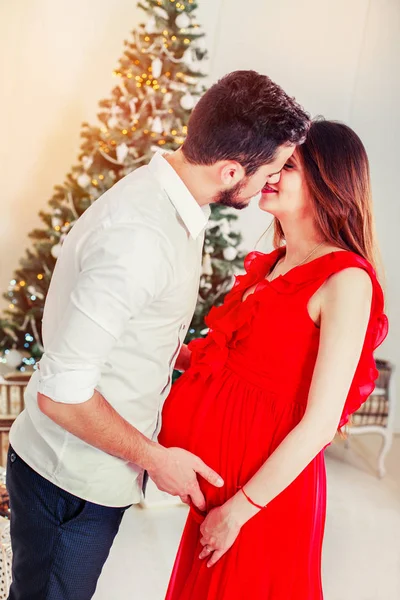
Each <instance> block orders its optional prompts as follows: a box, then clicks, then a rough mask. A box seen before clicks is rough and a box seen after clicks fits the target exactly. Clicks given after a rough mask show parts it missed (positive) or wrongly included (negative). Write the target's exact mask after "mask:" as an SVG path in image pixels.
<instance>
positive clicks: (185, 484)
mask: <svg viewBox="0 0 400 600" xmlns="http://www.w3.org/2000/svg"><path fill="white" fill-rule="evenodd" d="M157 454H158V456H157V457H156V460H155V462H154V466H153V467H152V468H150V469H147V471H148V473H149V475H150V477H151V479H152V480H153V481H154V483H155V484H156V486H157V487H158V489H160V490H161V491H163V492H168V494H171V495H172V496H180V498H181V500H182V502H185V503H186V504H190V501H192V502H193V504H194V505H195V506H197V508H198V509H199V510H205V508H206V502H205V499H204V496H203V494H202V492H201V490H200V486H199V482H198V481H197V474H199V475H201V476H202V477H203V478H204V479H205V480H206V481H208V482H209V483H211V484H212V485H215V486H216V487H222V486H223V485H224V481H223V479H222V478H221V477H220V476H219V475H218V474H217V473H216V472H215V471H213V470H212V469H210V467H208V466H207V465H206V464H205V463H204V462H203V461H202V460H201V459H200V458H198V457H197V456H195V455H194V454H192V453H191V452H188V451H187V450H183V449H182V448H163V447H162V446H158V451H157Z"/></svg>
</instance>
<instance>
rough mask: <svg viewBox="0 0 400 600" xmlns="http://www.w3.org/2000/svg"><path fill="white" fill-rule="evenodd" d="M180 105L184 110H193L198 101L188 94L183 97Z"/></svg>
mask: <svg viewBox="0 0 400 600" xmlns="http://www.w3.org/2000/svg"><path fill="white" fill-rule="evenodd" d="M180 104H181V106H182V108H183V109H185V110H191V109H192V108H193V107H194V105H195V104H196V101H195V99H194V98H193V96H192V95H191V94H189V92H186V94H185V95H184V96H182V98H181V100H180Z"/></svg>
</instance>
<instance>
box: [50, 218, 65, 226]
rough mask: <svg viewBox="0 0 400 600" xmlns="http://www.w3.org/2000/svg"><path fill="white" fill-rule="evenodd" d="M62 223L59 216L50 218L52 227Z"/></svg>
mask: <svg viewBox="0 0 400 600" xmlns="http://www.w3.org/2000/svg"><path fill="white" fill-rule="evenodd" d="M62 224H63V220H62V219H60V218H59V217H52V219H51V225H52V227H61V225H62Z"/></svg>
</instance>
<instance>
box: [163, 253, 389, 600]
mask: <svg viewBox="0 0 400 600" xmlns="http://www.w3.org/2000/svg"><path fill="white" fill-rule="evenodd" d="M283 253H284V249H278V250H275V251H274V252H272V253H271V254H262V253H259V252H252V253H251V254H249V255H248V257H247V258H246V260H245V268H246V271H247V274H245V275H242V276H239V277H237V279H236V284H235V286H234V287H233V289H232V291H231V292H230V293H229V294H228V295H227V297H226V299H225V302H224V304H223V306H220V307H218V308H213V309H212V310H211V312H210V314H209V316H208V319H207V325H208V326H209V328H210V332H209V334H208V336H207V337H206V338H205V339H201V340H195V341H194V342H192V343H191V350H192V351H193V354H192V362H191V367H190V369H189V370H188V371H187V372H186V373H185V374H184V375H183V376H182V377H181V378H180V379H179V380H178V381H177V383H176V384H175V386H174V387H173V389H172V392H171V394H170V396H169V398H168V399H167V401H166V404H165V408H164V412H163V428H162V432H161V434H160V442H161V443H162V444H164V445H166V446H179V447H181V448H185V449H187V450H190V451H191V452H193V453H194V454H196V455H198V456H200V457H201V458H202V459H203V460H204V461H205V462H206V463H207V464H208V465H209V466H210V467H212V468H213V469H215V471H217V472H218V473H220V474H221V476H222V477H223V479H224V481H225V485H224V487H223V488H221V489H218V488H215V487H213V486H211V485H210V484H208V483H206V482H205V481H204V480H201V488H202V490H203V492H204V495H205V497H206V501H207V511H209V510H210V509H212V508H213V507H216V506H220V505H222V504H223V503H224V502H225V501H226V500H227V499H228V498H230V497H231V496H232V495H234V494H235V493H236V492H237V489H238V487H239V486H242V485H245V484H246V482H247V481H248V480H249V479H250V478H251V477H252V476H253V475H254V474H255V473H256V471H257V470H258V469H259V468H260V467H261V465H262V464H263V463H264V462H265V461H266V460H267V459H268V457H269V456H270V455H271V453H272V452H273V451H274V450H275V449H276V448H277V446H278V445H279V444H280V443H281V442H282V440H283V439H284V438H285V437H286V436H287V435H288V433H289V432H290V431H291V430H292V429H293V428H294V427H295V426H296V425H297V424H298V423H299V421H300V420H301V418H302V416H303V414H304V411H305V408H306V404H307V397H308V392H309V388H310V383H311V379H312V375H313V370H314V365H315V362H316V358H317V352H318V344H319V329H318V327H317V326H316V325H315V324H314V322H313V321H312V320H311V318H310V316H309V314H308V310H307V305H308V302H309V300H310V298H311V297H312V296H313V294H314V293H315V292H316V291H317V290H318V288H320V286H321V285H322V284H323V283H324V282H325V281H326V279H327V278H328V277H329V276H330V275H332V274H334V273H337V272H338V271H341V270H342V269H346V268H348V267H358V268H361V269H364V270H365V271H367V273H368V274H369V275H370V277H371V280H372V283H373V301H372V308H371V316H370V321H369V326H368V331H367V334H366V338H365V343H364V347H363V351H362V355H361V358H360V361H359V364H358V367H357V370H356V373H355V376H354V380H353V383H352V386H351V389H350V392H349V394H348V398H347V400H346V404H345V407H344V410H343V413H342V417H341V419H340V423H339V424H338V425H339V427H342V426H343V425H344V424H345V423H346V422H347V421H348V418H349V416H350V415H351V413H353V412H354V411H355V410H357V409H358V408H359V407H360V405H361V404H362V402H364V400H366V398H367V397H368V396H369V394H370V393H371V392H372V390H373V388H374V381H375V379H376V377H377V370H376V366H375V362H374V359H373V351H374V349H375V348H376V347H377V346H378V345H379V344H380V343H381V342H382V341H383V339H384V337H385V336H386V333H387V319H386V316H385V315H384V314H383V294H382V290H381V287H380V285H379V283H378V281H377V279H376V275H375V272H374V270H373V268H372V267H371V265H370V264H369V263H368V262H367V261H365V260H364V259H362V258H361V257H359V256H357V255H356V254H353V253H352V252H342V251H338V252H332V253H330V254H327V255H325V256H322V257H320V258H317V259H315V260H313V261H311V262H309V263H307V264H304V265H301V266H299V267H295V268H294V269H292V270H291V271H289V272H288V273H287V274H285V275H284V276H281V277H278V278H276V279H275V280H273V281H272V282H267V281H266V279H265V277H266V276H267V275H268V273H269V272H270V270H271V268H272V267H273V266H274V265H275V264H276V262H277V261H278V260H279V258H280V257H281V256H282V254H283ZM254 284H258V285H257V288H256V291H255V292H254V294H252V295H250V296H248V297H247V298H246V299H245V300H244V301H242V298H243V294H244V292H245V291H246V290H247V289H248V288H250V287H251V286H253V285H254ZM325 507H326V475H325V464H324V455H323V451H321V452H320V454H318V455H317V457H316V458H315V459H314V460H313V461H312V462H311V463H310V464H309V465H308V466H307V467H306V468H305V469H304V471H303V472H302V473H301V474H300V475H299V477H297V479H296V480H295V481H294V482H293V483H292V484H291V485H289V487H287V488H286V489H285V490H284V491H283V492H282V493H281V494H280V495H279V496H278V497H276V498H275V499H274V500H273V501H272V502H270V504H269V505H268V507H267V508H266V509H265V510H263V511H261V512H259V513H258V514H257V515H256V516H255V517H253V518H252V519H251V520H250V521H249V522H248V523H246V525H245V526H244V527H243V528H242V530H241V532H240V534H239V536H238V538H237V540H236V542H235V544H234V545H233V547H232V548H231V549H230V550H229V551H228V552H227V553H226V554H225V555H224V556H223V557H222V559H221V560H220V561H219V562H218V563H217V564H216V565H215V566H214V567H212V568H207V566H206V563H207V561H205V560H200V559H199V558H198V557H199V554H200V552H201V549H202V546H201V545H200V541H199V540H200V537H201V536H200V524H201V522H202V520H203V519H204V515H201V514H199V513H198V512H197V511H195V510H194V509H193V508H192V509H191V511H190V513H189V516H188V520H187V523H186V527H185V530H184V533H183V536H182V540H181V544H180V547H179V551H178V554H177V558H176V562H175V566H174V570H173V573H172V576H171V580H170V584H169V589H168V593H167V596H166V600H321V599H322V597H323V595H322V586H321V550H322V541H323V533H324V522H325Z"/></svg>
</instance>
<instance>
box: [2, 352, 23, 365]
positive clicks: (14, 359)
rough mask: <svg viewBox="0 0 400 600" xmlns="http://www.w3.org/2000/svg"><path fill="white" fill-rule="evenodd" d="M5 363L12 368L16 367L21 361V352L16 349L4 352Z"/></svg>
mask: <svg viewBox="0 0 400 600" xmlns="http://www.w3.org/2000/svg"><path fill="white" fill-rule="evenodd" d="M6 361H7V365H8V366H9V367H11V368H12V369H16V368H17V367H19V365H20V364H21V363H22V354H20V353H19V352H18V350H15V349H13V350H10V352H8V353H7V354H6Z"/></svg>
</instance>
